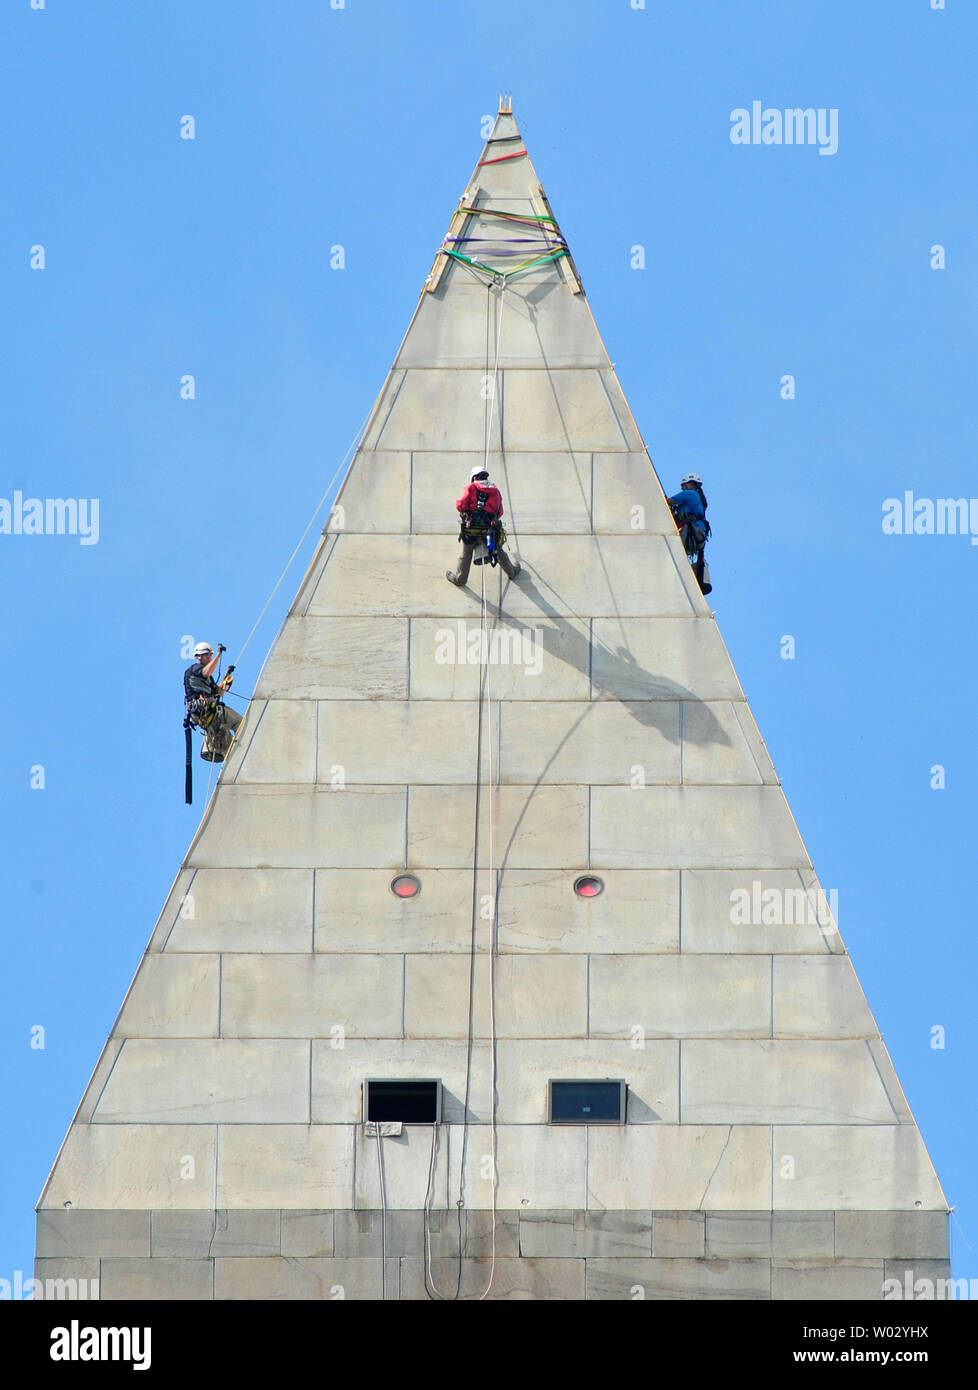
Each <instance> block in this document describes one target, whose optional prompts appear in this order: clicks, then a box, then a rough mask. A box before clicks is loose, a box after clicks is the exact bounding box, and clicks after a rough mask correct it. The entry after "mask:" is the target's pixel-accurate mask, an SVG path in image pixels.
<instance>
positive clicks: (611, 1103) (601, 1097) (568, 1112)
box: [547, 1081, 628, 1125]
mask: <svg viewBox="0 0 978 1390" xmlns="http://www.w3.org/2000/svg"><path fill="white" fill-rule="evenodd" d="M627 1090H628V1088H627V1086H626V1085H625V1082H624V1081H551V1083H550V1106H549V1113H548V1116H547V1122H548V1124H552V1125H623V1124H624V1123H625V1097H626V1094H627Z"/></svg>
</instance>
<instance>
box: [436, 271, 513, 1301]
mask: <svg viewBox="0 0 978 1390" xmlns="http://www.w3.org/2000/svg"><path fill="white" fill-rule="evenodd" d="M493 288H494V286H493V285H491V284H490V285H487V286H486V291H487V296H486V381H487V383H488V382H490V373H489V359H490V355H492V356H493V365H492V374H491V384H490V386H489V391H488V393H487V398H486V401H487V403H486V412H485V419H484V423H483V428H484V434H485V438H484V449H483V466H484V467H485V469H486V471H487V472H488V469H489V446H490V443H491V441H492V428H493V421H494V417H495V410H496V399H497V394H498V384H499V359H500V355H501V349H502V323H503V308H504V305H505V292H506V285H505V283H502V284H500V285H499V312H498V314H497V315H496V342H495V352H494V354H491V353H490V346H489V343H490V336H491V322H492V314H491V307H492V292H493ZM481 570H482V618H481V638H482V649H481V652H480V656H481V670H480V673H479V717H478V722H477V729H476V765H475V818H474V827H473V841H472V926H471V933H470V947H469V1018H468V1045H467V1052H466V1064H465V1095H464V1099H463V1113H462V1155H461V1163H460V1166H459V1196H458V1200H457V1202H456V1204H455V1205H456V1212H457V1216H458V1228H459V1233H458V1256H457V1266H456V1279H455V1293H454V1294H453V1295H445V1294H443V1293H441V1292H440V1290H439V1289H438V1287H437V1286H436V1284H435V1281H434V1275H433V1272H432V1269H431V1231H430V1220H431V1200H432V1192H433V1182H434V1166H435V1154H436V1141H437V1135H436V1129H437V1126H432V1138H431V1155H430V1158H429V1164H428V1188H427V1191H426V1193H425V1208H424V1268H425V1289H426V1291H427V1292H428V1293H429V1295H431V1294H433V1295H434V1297H435V1298H437V1299H439V1300H441V1301H442V1302H452V1301H455V1300H457V1299H458V1298H459V1295H460V1292H461V1286H462V1259H463V1255H462V1244H463V1223H462V1210H463V1207H464V1200H465V1199H464V1193H465V1155H466V1149H467V1145H468V1128H469V1112H470V1102H471V1096H472V1050H473V1047H474V1036H473V1035H474V1031H475V1019H474V1005H475V989H474V982H475V966H476V961H477V959H478V954H477V945H476V943H477V939H478V920H479V839H480V831H481V820H482V785H483V777H482V750H483V731H484V730H487V734H488V756H487V764H488V779H487V789H488V801H489V856H488V860H489V862H488V881H489V889H490V892H489V912H488V914H487V915H488V922H489V927H488V952H487V964H488V971H489V1058H490V1091H489V1107H490V1117H489V1123H490V1134H491V1151H490V1161H491V1166H492V1175H491V1176H492V1204H491V1218H490V1219H491V1222H492V1235H491V1252H492V1253H491V1259H490V1266H489V1281H488V1283H487V1284H486V1287H485V1289H484V1290H483V1292H482V1293H481V1294H480V1295H479V1297H478V1300H477V1301H478V1302H482V1300H483V1299H485V1298H487V1297H488V1295H489V1291H490V1290H491V1288H492V1285H493V1280H494V1279H495V1277H496V1213H497V1200H498V1189H499V1174H498V1165H497V1157H498V1134H497V1114H496V1112H497V1098H496V1066H497V1060H496V1050H497V1049H496V949H497V935H498V932H497V926H498V911H499V908H498V900H499V893H498V885H497V883H496V867H495V833H494V827H495V816H496V807H495V797H494V790H495V786H496V780H497V778H498V768H497V767H496V765H495V763H494V760H493V751H492V750H493V740H494V738H495V737H496V735H495V734H494V733H493V727H492V682H491V665H492V663H491V661H490V657H489V606H488V602H487V599H486V565H485V564H483V565H482V566H481ZM499 583H500V601H501V593H502V574H500V577H499ZM497 731H498V716H497ZM429 1286H430V1287H429Z"/></svg>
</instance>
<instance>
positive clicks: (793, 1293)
mask: <svg viewBox="0 0 978 1390" xmlns="http://www.w3.org/2000/svg"><path fill="white" fill-rule="evenodd" d="M771 1297H772V1298H776V1299H785V1300H796V1299H825V1300H836V1299H840V1300H844V1299H854V1300H857V1301H861V1302H872V1301H873V1300H877V1299H881V1298H882V1297H883V1262H882V1260H850V1261H845V1262H843V1261H839V1260H836V1261H834V1262H833V1263H832V1264H816V1263H809V1262H807V1261H806V1262H804V1263H796V1262H793V1261H784V1260H774V1261H773V1265H772V1270H771ZM813 1345H814V1343H813Z"/></svg>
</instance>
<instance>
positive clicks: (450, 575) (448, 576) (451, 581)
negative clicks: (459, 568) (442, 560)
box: [445, 570, 465, 589]
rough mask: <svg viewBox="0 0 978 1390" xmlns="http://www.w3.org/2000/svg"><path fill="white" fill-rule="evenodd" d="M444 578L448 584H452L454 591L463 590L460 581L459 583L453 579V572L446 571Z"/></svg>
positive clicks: (458, 580)
mask: <svg viewBox="0 0 978 1390" xmlns="http://www.w3.org/2000/svg"><path fill="white" fill-rule="evenodd" d="M445 578H446V579H447V580H448V582H449V584H454V585H455V587H456V589H464V588H465V585H464V584H463V583H462V581H461V580H460V579H457V578H456V577H455V574H454V572H453V571H452V570H446V571H445Z"/></svg>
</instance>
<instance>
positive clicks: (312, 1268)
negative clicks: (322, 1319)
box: [214, 1255, 398, 1302]
mask: <svg viewBox="0 0 978 1390" xmlns="http://www.w3.org/2000/svg"><path fill="white" fill-rule="evenodd" d="M382 1265H383V1261H382V1260H380V1259H376V1260H367V1259H358V1258H352V1259H333V1258H328V1257H319V1256H296V1255H290V1256H289V1257H288V1258H286V1257H285V1256H282V1257H280V1258H277V1259H276V1258H274V1257H266V1258H263V1259H262V1258H259V1259H250V1258H230V1259H218V1260H215V1261H214V1266H215V1269H214V1297H215V1298H219V1299H263V1300H264V1299H309V1300H315V1301H316V1302H326V1301H334V1300H342V1299H363V1298H368V1299H379V1298H382V1297H383V1296H384V1293H385V1288H384V1277H383V1274H384V1272H383V1269H382ZM386 1295H387V1297H388V1298H395V1299H396V1298H397V1295H398V1264H397V1261H396V1260H388V1261H387V1288H386Z"/></svg>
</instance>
